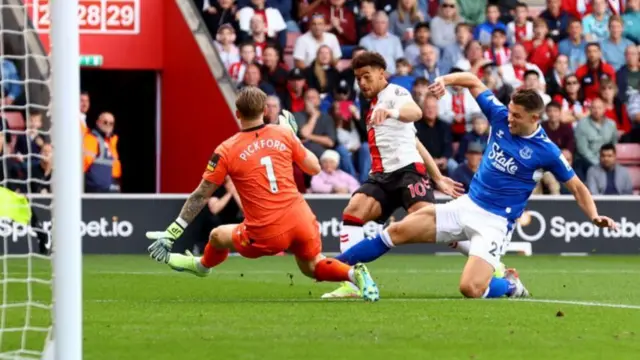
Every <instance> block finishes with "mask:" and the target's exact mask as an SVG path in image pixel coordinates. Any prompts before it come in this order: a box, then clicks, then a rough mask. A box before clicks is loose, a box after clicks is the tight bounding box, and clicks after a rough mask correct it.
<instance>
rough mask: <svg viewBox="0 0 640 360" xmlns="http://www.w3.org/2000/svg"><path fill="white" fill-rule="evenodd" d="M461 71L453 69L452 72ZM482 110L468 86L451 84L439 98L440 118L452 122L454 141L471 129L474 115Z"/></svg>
mask: <svg viewBox="0 0 640 360" xmlns="http://www.w3.org/2000/svg"><path fill="white" fill-rule="evenodd" d="M459 71H460V70H459V69H453V70H452V71H451V72H452V73H453V72H459ZM480 112H481V110H480V107H479V106H478V103H477V102H476V99H474V98H473V95H471V92H469V90H468V89H466V88H462V87H459V86H449V87H448V88H447V91H446V92H445V93H444V96H443V97H441V98H440V100H438V118H439V119H440V120H442V121H444V122H447V123H449V124H451V134H452V135H453V139H454V141H458V140H460V138H462V137H463V136H464V134H465V133H466V132H467V131H471V128H472V126H471V122H472V120H473V117H474V115H475V114H477V113H480Z"/></svg>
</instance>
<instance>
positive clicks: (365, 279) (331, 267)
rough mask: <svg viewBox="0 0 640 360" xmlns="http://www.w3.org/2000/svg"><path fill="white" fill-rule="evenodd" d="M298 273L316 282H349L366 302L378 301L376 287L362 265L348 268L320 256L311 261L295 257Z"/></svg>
mask: <svg viewBox="0 0 640 360" xmlns="http://www.w3.org/2000/svg"><path fill="white" fill-rule="evenodd" d="M296 262H297V263H298V267H299V268H300V271H301V272H302V273H303V274H305V275H307V276H308V277H310V278H312V279H316V280H317V281H333V282H349V283H352V284H355V285H356V286H357V287H358V290H359V293H360V294H361V296H362V298H363V299H364V300H366V301H378V299H379V298H380V294H379V291H378V286H377V285H376V283H375V281H374V280H373V278H372V277H371V274H370V273H369V270H368V269H367V267H366V266H365V265H364V264H356V265H355V266H349V265H347V264H345V263H343V262H341V261H338V260H336V259H332V258H326V257H325V256H324V255H322V254H318V255H316V256H315V257H314V258H313V259H307V258H306V257H299V256H296Z"/></svg>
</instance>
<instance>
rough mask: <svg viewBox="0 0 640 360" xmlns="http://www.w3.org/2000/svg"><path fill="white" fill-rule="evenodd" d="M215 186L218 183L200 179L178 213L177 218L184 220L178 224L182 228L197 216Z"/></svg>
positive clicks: (211, 194)
mask: <svg viewBox="0 0 640 360" xmlns="http://www.w3.org/2000/svg"><path fill="white" fill-rule="evenodd" d="M217 188H218V185H216V184H214V183H212V182H209V181H207V180H204V179H203V180H202V181H200V185H198V187H197V188H196V189H195V190H194V191H193V192H192V193H191V195H189V197H188V198H187V201H185V203H184V205H183V206H182V210H181V211H180V215H178V219H180V220H182V221H184V224H180V225H181V226H182V227H183V228H185V227H187V225H189V224H190V223H191V222H192V221H193V219H195V218H196V216H198V214H199V213H200V211H202V209H203V208H204V207H205V205H207V202H208V201H209V199H210V198H211V196H213V193H214V192H215V191H216V189H217Z"/></svg>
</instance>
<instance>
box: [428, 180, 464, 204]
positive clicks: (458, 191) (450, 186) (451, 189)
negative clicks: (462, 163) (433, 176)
mask: <svg viewBox="0 0 640 360" xmlns="http://www.w3.org/2000/svg"><path fill="white" fill-rule="evenodd" d="M434 182H435V183H436V186H437V187H438V189H439V190H440V191H442V192H443V193H444V194H445V195H449V196H451V197H452V198H454V199H455V198H459V197H460V196H462V195H464V185H463V184H462V183H459V182H457V181H455V180H453V179H452V178H450V177H446V176H442V177H441V178H440V179H438V180H434Z"/></svg>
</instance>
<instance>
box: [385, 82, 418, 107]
mask: <svg viewBox="0 0 640 360" xmlns="http://www.w3.org/2000/svg"><path fill="white" fill-rule="evenodd" d="M386 95H387V96H388V98H387V99H385V100H386V106H387V107H388V108H389V109H397V110H400V109H401V108H402V107H403V106H404V105H405V104H407V103H409V102H414V101H413V97H412V96H411V93H410V92H409V90H407V89H405V88H403V87H401V86H394V89H393V90H392V91H390V92H389V93H388V94H386Z"/></svg>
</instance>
